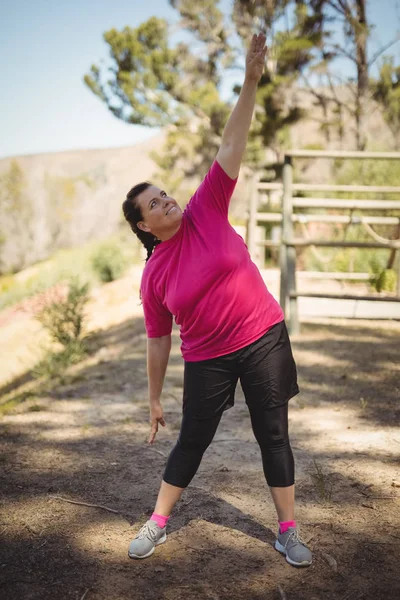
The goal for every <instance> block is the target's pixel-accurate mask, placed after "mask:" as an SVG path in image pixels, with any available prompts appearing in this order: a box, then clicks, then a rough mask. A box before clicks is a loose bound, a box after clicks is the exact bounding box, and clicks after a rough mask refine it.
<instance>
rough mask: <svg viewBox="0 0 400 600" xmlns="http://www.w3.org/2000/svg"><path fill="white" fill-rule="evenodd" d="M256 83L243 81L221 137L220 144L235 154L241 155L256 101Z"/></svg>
mask: <svg viewBox="0 0 400 600" xmlns="http://www.w3.org/2000/svg"><path fill="white" fill-rule="evenodd" d="M256 91H257V81H254V80H252V79H245V80H244V84H243V87H242V89H241V92H240V95H239V98H238V101H237V103H236V106H235V108H234V109H233V111H232V114H231V116H230V117H229V119H228V121H227V123H226V125H225V129H224V133H223V135H222V144H225V145H227V146H230V147H232V148H234V149H235V151H236V152H241V153H242V154H243V152H244V150H245V148H246V143H247V137H248V135H249V129H250V125H251V120H252V117H253V111H254V105H255V101H256Z"/></svg>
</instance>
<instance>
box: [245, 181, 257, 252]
mask: <svg viewBox="0 0 400 600" xmlns="http://www.w3.org/2000/svg"><path fill="white" fill-rule="evenodd" d="M258 179H259V177H258V174H256V173H254V175H253V177H252V180H251V195H250V210H249V220H248V223H247V247H248V249H249V253H250V257H251V260H252V261H254V262H255V261H256V249H257V232H256V227H257V210H258V189H257V185H258Z"/></svg>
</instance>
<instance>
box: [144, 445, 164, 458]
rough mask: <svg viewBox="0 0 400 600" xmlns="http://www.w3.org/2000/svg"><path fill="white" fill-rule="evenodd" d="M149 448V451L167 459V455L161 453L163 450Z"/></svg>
mask: <svg viewBox="0 0 400 600" xmlns="http://www.w3.org/2000/svg"><path fill="white" fill-rule="evenodd" d="M148 448H149V450H152V451H153V452H157V454H160V456H163V457H164V458H167V455H166V454H164V452H161V450H156V449H155V448H151V447H150V446H149V447H148Z"/></svg>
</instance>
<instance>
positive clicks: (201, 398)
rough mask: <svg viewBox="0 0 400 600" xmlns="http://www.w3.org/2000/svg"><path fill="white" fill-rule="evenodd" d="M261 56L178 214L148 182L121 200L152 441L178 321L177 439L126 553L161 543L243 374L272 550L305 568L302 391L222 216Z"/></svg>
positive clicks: (280, 331)
mask: <svg viewBox="0 0 400 600" xmlns="http://www.w3.org/2000/svg"><path fill="white" fill-rule="evenodd" d="M266 52H267V48H266V46H265V36H264V35H262V34H260V35H258V36H256V35H254V36H253V38H252V40H251V44H250V48H249V50H248V53H247V56H246V72H245V80H244V84H243V87H242V90H241V92H240V96H239V98H238V102H237V104H236V106H235V108H234V110H233V112H232V114H231V116H230V117H229V120H228V122H227V124H226V126H225V129H224V133H223V136H222V142H221V147H220V149H219V150H218V153H217V156H216V158H215V160H214V162H213V164H212V165H211V168H210V170H209V172H208V173H207V175H206V177H205V179H204V180H203V182H202V183H201V185H200V187H199V188H198V189H197V191H196V192H195V194H194V195H193V197H192V198H191V199H190V201H189V203H188V205H187V207H186V209H185V211H184V212H183V213H182V210H181V209H180V207H179V206H178V204H177V202H176V201H175V200H174V199H173V198H171V197H170V196H168V195H167V193H166V192H165V191H164V190H161V189H159V188H157V187H155V186H154V185H151V184H149V183H140V184H138V185H136V186H135V187H133V188H132V189H131V190H130V192H129V193H128V195H127V198H126V200H125V202H124V203H123V211H124V215H125V218H126V220H127V221H128V223H129V224H130V226H131V228H132V230H133V231H134V233H135V234H136V235H137V236H138V238H139V239H140V240H141V242H142V243H143V244H144V246H145V247H146V249H147V254H148V256H147V261H146V266H145V269H144V272H143V277H142V282H141V297H142V300H143V309H144V317H145V324H146V331H147V338H148V345H147V371H148V383H149V402H150V418H151V433H150V437H149V443H150V444H152V443H153V441H154V438H155V436H156V433H157V431H158V425H159V424H161V425H162V426H165V421H164V418H163V410H162V406H161V402H160V398H161V391H162V387H163V382H164V377H165V373H166V369H167V364H168V358H169V354H170V350H171V330H172V318H173V316H174V317H175V322H176V323H177V324H178V325H179V326H180V336H181V340H182V345H181V351H182V356H183V359H184V389H183V417H182V424H181V429H180V433H179V437H178V441H177V443H176V445H175V447H174V448H173V450H172V452H171V454H170V455H169V457H168V461H167V464H166V468H165V472H164V476H163V480H162V482H161V487H160V491H159V494H158V498H157V503H156V506H155V508H154V512H153V514H152V515H151V517H150V519H149V520H148V521H147V523H146V524H145V525H144V526H143V527H142V529H141V530H140V531H139V533H138V535H137V536H136V538H135V539H134V540H133V541H132V542H131V544H130V546H129V556H130V557H131V558H146V557H147V556H150V555H151V554H152V553H153V552H154V548H155V546H157V545H158V544H162V543H163V542H165V540H166V526H167V521H168V519H169V518H170V514H171V512H172V509H173V508H174V506H175V504H176V502H177V501H178V500H179V498H180V497H181V494H182V492H183V490H184V489H185V488H186V487H187V486H188V485H189V483H190V482H191V480H192V478H193V477H194V475H195V473H196V471H197V469H198V467H199V465H200V462H201V459H202V456H203V454H204V452H205V450H206V449H207V447H208V446H209V445H210V443H211V441H212V439H213V437H214V434H215V432H216V430H217V427H218V424H219V422H220V419H221V416H222V413H223V412H224V411H225V410H226V409H228V408H230V407H232V406H233V403H234V394H235V388H236V384H237V382H238V380H239V379H240V382H241V385H242V388H243V392H244V396H245V399H246V404H247V406H248V408H249V411H250V417H251V424H252V428H253V431H254V435H255V437H256V440H257V442H258V444H259V446H260V449H261V455H262V463H263V469H264V474H265V478H266V480H267V483H268V486H269V488H270V491H271V495H272V499H273V502H274V504H275V508H276V512H277V517H278V522H279V531H278V536H277V540H276V542H275V548H276V549H277V550H279V551H280V552H281V553H283V554H284V555H285V556H286V560H287V561H288V562H289V563H290V564H291V565H295V566H308V565H310V564H311V560H312V555H311V552H310V550H309V549H308V548H307V547H306V546H305V544H304V543H303V542H302V540H301V539H300V538H299V535H298V532H297V528H296V521H295V520H294V518H295V516H294V460H293V454H292V450H291V447H290V443H289V436H288V401H289V399H290V398H292V397H293V396H294V395H295V394H297V393H298V391H299V389H298V386H297V375H296V365H295V363H294V360H293V356H292V351H291V346H290V341H289V337H288V333H287V330H286V326H285V323H284V320H283V319H284V315H283V313H282V310H281V308H280V306H279V304H278V303H277V302H276V301H275V299H274V298H273V297H272V295H271V294H270V293H269V292H268V290H267V288H266V286H265V284H264V281H263V279H262V277H261V275H260V273H259V271H258V269H257V267H256V266H255V264H254V263H253V262H252V261H251V259H250V255H249V252H248V250H247V247H246V245H245V243H244V242H243V240H242V238H241V237H240V236H239V235H238V234H237V233H236V232H235V231H234V229H233V228H232V227H231V226H230V224H229V222H228V207H229V201H230V198H231V196H232V193H233V190H234V188H235V184H236V180H237V177H238V173H239V168H240V163H241V160H242V157H243V153H244V150H245V147H246V142H247V137H248V132H249V128H250V123H251V119H252V114H253V109H254V104H255V97H256V89H257V84H258V82H259V80H260V78H261V75H262V72H263V69H264V63H265V56H266ZM153 251H154V252H153Z"/></svg>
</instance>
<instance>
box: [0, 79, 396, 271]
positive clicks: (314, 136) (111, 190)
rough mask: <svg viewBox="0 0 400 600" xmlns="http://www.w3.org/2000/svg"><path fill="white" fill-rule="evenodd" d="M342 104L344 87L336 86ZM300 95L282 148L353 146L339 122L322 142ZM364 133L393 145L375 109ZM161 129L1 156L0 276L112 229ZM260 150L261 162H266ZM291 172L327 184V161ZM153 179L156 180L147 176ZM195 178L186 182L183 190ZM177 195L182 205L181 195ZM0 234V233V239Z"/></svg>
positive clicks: (236, 205)
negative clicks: (120, 143)
mask: <svg viewBox="0 0 400 600" xmlns="http://www.w3.org/2000/svg"><path fill="white" fill-rule="evenodd" d="M338 93H340V94H341V98H342V101H343V102H344V103H346V102H347V101H348V100H349V99H348V98H347V96H348V94H349V91H348V90H342V91H340V90H338ZM294 97H296V101H297V100H299V99H300V101H301V105H302V106H303V108H304V109H305V110H306V111H307V112H308V115H309V117H308V118H307V119H304V120H303V121H301V122H300V123H298V124H296V125H295V126H293V127H292V129H291V132H290V146H291V147H297V148H307V147H321V148H322V147H329V148H342V149H353V148H354V131H353V126H352V123H351V122H348V123H346V127H345V131H344V136H343V139H342V140H339V138H338V135H337V133H335V131H334V130H332V131H331V134H330V140H329V141H327V140H326V139H325V137H324V136H323V135H322V133H321V129H320V121H321V119H322V113H321V109H320V108H319V107H316V106H314V105H313V101H312V99H311V97H310V95H309V94H307V93H306V92H305V91H304V90H302V89H296V90H294V91H293V92H292V94H291V95H288V97H287V98H286V102H288V103H290V102H291V101H292V100H293V98H294ZM368 114H369V118H368V135H369V139H370V140H371V147H373V148H374V149H378V150H382V149H388V148H393V140H392V137H391V135H390V132H389V130H388V128H387V126H386V125H385V123H384V121H383V119H382V117H381V115H380V112H379V110H378V109H377V107H376V106H375V105H374V104H372V103H371V104H370V106H369V111H368ZM165 135H166V134H165V133H164V132H163V133H161V134H159V135H156V136H154V137H153V138H151V139H149V140H147V141H145V142H142V143H139V144H136V145H133V146H130V147H123V148H112V149H104V150H77V151H68V152H57V153H48V154H38V155H30V156H21V157H13V158H6V159H2V160H0V194H1V197H2V198H7V199H8V200H7V201H8V205H7V209H6V210H5V211H2V216H1V221H2V226H1V231H0V234H1V236H2V237H3V240H2V245H1V246H0V267H1V271H2V272H3V273H6V272H9V271H14V272H15V271H19V270H20V269H22V268H23V267H26V266H29V265H31V264H34V263H35V262H37V261H39V260H42V259H44V258H47V257H48V256H50V255H51V254H52V253H53V252H54V251H55V250H56V249H57V248H63V247H71V246H72V247H75V246H78V245H80V244H82V243H84V242H86V241H88V240H91V239H93V238H102V237H107V236H109V235H111V234H112V233H114V232H115V231H116V229H117V228H118V224H119V223H120V222H121V218H122V213H121V203H122V201H123V199H124V197H125V195H126V192H127V191H128V190H129V188H130V187H132V185H134V184H135V183H137V182H139V181H143V180H146V179H153V176H154V174H155V172H156V169H157V167H156V165H155V163H154V162H153V160H152V159H151V158H150V156H149V154H150V153H151V151H152V150H157V151H159V150H161V149H162V147H163V143H164V139H165ZM274 159H275V157H274V155H273V153H269V152H266V160H272V161H273V160H274ZM296 167H298V168H297V176H300V177H301V178H302V179H305V180H309V181H322V182H324V181H328V180H329V179H330V177H331V176H332V174H331V170H330V169H331V165H330V164H329V162H328V161H310V160H309V161H297V164H296ZM154 183H156V184H157V183H159V185H160V186H161V185H162V182H158V181H154ZM196 183H197V182H192V181H190V182H186V184H185V188H186V189H191V188H193V187H194V186H195V185H196ZM249 193H250V186H249V185H248V183H247V181H246V179H245V176H244V172H242V173H241V177H240V179H239V184H238V186H237V188H236V191H235V194H234V197H233V200H232V204H231V216H233V217H234V218H235V219H236V220H237V219H239V220H241V221H243V220H244V219H246V215H247V207H248V202H249ZM182 196H184V197H179V193H178V194H177V200H178V201H179V202H180V203H181V204H183V205H184V204H185V203H186V201H187V200H188V198H187V197H186V196H187V192H185V193H184V194H182ZM1 236H0V237H1Z"/></svg>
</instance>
